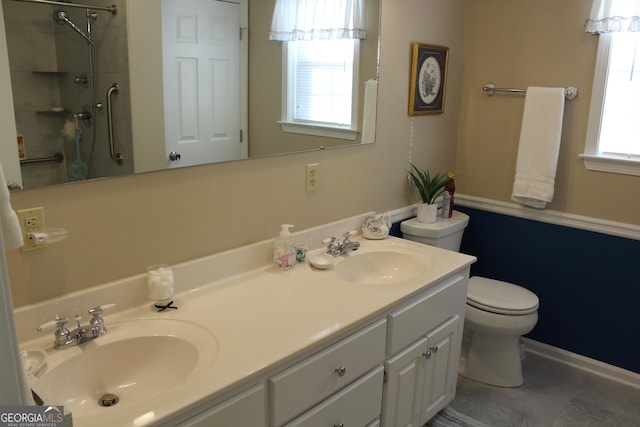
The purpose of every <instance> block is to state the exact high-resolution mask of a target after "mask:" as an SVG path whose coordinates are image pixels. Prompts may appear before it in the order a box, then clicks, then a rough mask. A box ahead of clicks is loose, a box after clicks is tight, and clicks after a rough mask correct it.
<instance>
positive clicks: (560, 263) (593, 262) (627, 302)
mask: <svg viewBox="0 0 640 427" xmlns="http://www.w3.org/2000/svg"><path fill="white" fill-rule="evenodd" d="M456 209H457V210H460V211H461V212H465V213H466V214H468V215H469V217H470V221H469V226H468V227H467V229H466V230H465V233H464V237H463V239H462V247H461V252H463V253H467V254H470V255H474V256H476V257H477V258H478V261H477V262H476V263H475V264H474V265H473V266H472V269H471V274H472V275H478V276H484V277H489V278H493V279H498V280H504V281H508V282H512V283H516V284H518V285H520V286H523V287H525V288H527V289H530V290H531V291H533V292H535V293H536V294H537V295H538V297H539V298H540V308H539V311H538V314H539V320H538V324H537V325H536V327H535V328H534V330H533V331H531V333H529V334H528V335H527V337H529V338H531V339H534V340H536V341H539V342H542V343H546V344H549V345H552V346H554V347H558V348H561V349H565V350H568V351H570V352H573V353H577V354H580V355H583V356H586V357H589V358H592V359H596V360H600V361H602V362H605V363H608V364H610V365H614V366H618V367H621V368H623V369H627V370H630V371H633V372H637V373H640V241H638V240H633V239H625V238H621V237H615V236H610V235H607V234H601V233H595V232H591V231H585V230H580V229H576V228H572V227H564V226H559V225H553V224H547V223H543V222H538V221H532V220H528V219H522V218H516V217H512V216H508V215H502V214H496V213H491V212H486V211H482V210H478V209H473V208H467V207H462V206H456Z"/></svg>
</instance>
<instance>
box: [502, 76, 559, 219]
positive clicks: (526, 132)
mask: <svg viewBox="0 0 640 427" xmlns="http://www.w3.org/2000/svg"><path fill="white" fill-rule="evenodd" d="M564 98H565V89H563V88H547V87H530V88H527V95H526V97H525V101H524V114H523V117H522V128H521V130H520V145H519V146H518V160H517V162H516V177H515V181H514V183H513V193H512V195H511V199H512V200H514V201H516V202H519V203H522V204H523V205H527V206H531V207H533V208H538V209H543V208H545V207H546V206H547V203H548V202H550V201H551V199H552V198H553V187H554V184H555V179H556V167H557V166H558V152H559V151H560V137H561V135H562V116H563V114H564Z"/></svg>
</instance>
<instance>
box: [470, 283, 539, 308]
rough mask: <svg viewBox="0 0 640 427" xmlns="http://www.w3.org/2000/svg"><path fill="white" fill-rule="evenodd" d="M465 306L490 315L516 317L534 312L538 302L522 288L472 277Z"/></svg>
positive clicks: (530, 293) (534, 295) (531, 293)
mask: <svg viewBox="0 0 640 427" xmlns="http://www.w3.org/2000/svg"><path fill="white" fill-rule="evenodd" d="M467 304H469V305H470V306H472V307H476V308H478V309H480V310H484V311H488V312H491V313H497V314H506V315H512V316H518V315H525V314H529V313H533V312H534V311H536V310H537V309H538V304H539V300H538V296H537V295H536V294H534V293H533V292H531V291H529V290H528V289H525V288H523V287H522V286H518V285H515V284H513V283H508V282H502V281H500V280H494V279H487V278H485V277H478V276H474V277H471V278H470V279H469V291H468V292H467Z"/></svg>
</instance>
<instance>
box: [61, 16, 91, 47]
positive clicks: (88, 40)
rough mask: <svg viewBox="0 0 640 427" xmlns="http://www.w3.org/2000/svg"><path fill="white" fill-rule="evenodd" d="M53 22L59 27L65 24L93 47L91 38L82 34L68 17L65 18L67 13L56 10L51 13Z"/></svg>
mask: <svg viewBox="0 0 640 427" xmlns="http://www.w3.org/2000/svg"><path fill="white" fill-rule="evenodd" d="M53 20H54V21H56V22H57V23H58V24H60V25H65V24H67V25H68V26H70V27H71V28H72V29H73V30H74V31H75V32H76V33H78V34H80V35H81V36H82V38H83V39H85V40H86V41H87V42H89V44H91V45H92V46H95V43H94V42H93V39H92V38H91V36H89V35H88V34H86V33H85V32H83V31H82V30H81V29H80V28H79V27H78V26H77V25H76V24H74V23H73V21H72V20H70V19H69V17H68V16H67V12H65V11H64V10H62V9H58V10H56V11H55V12H53Z"/></svg>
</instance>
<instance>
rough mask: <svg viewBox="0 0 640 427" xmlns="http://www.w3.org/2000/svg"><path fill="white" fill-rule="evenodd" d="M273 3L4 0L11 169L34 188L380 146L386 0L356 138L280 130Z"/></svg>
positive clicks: (369, 15)
mask: <svg viewBox="0 0 640 427" xmlns="http://www.w3.org/2000/svg"><path fill="white" fill-rule="evenodd" d="M275 2H276V0H228V1H219V0H115V1H114V0H84V1H82V0H77V1H76V0H73V1H69V0H64V1H59V2H58V1H49V0H2V7H3V12H4V22H5V27H6V37H7V47H8V54H9V65H10V71H11V84H12V90H13V100H14V108H15V120H16V130H17V133H18V139H17V141H15V142H14V141H2V144H3V146H2V147H0V153H2V157H3V165H4V163H5V161H6V160H5V159H7V158H8V157H7V156H13V157H16V158H18V159H19V161H20V171H21V182H20V183H18V185H19V186H20V187H21V188H24V189H28V188H34V187H41V186H46V185H52V184H62V183H67V182H71V181H82V180H87V179H93V178H103V177H109V176H118V175H127V174H132V173H140V172H147V171H155V170H163V169H171V168H175V167H184V166H191V165H197V164H205V163H215V162H221V161H232V160H245V159H251V158H255V157H263V156H273V155H282V154H287V153H292V152H300V151H309V150H318V149H325V148H333V147H340V146H345V145H353V144H362V143H370V142H373V141H374V139H375V119H376V117H375V116H376V109H375V106H376V103H377V101H376V95H377V92H376V90H377V84H378V66H379V62H378V61H379V58H378V54H379V23H380V20H379V14H380V0H364V4H365V17H366V34H367V35H366V38H364V39H362V40H359V52H358V53H357V58H358V64H357V68H356V71H355V74H354V79H353V87H352V91H353V103H354V108H353V111H354V116H353V126H352V127H353V128H355V130H356V131H355V132H353V136H352V137H350V138H346V139H345V138H344V137H335V136H333V135H326V134H325V132H321V131H319V132H304V134H301V133H297V132H296V131H293V132H292V131H290V130H288V129H286V128H285V127H283V126H282V123H281V121H282V118H283V101H282V99H283V85H285V83H284V80H285V79H283V68H285V67H286V66H285V65H283V64H286V62H285V61H284V60H283V55H284V52H283V51H285V50H286V43H282V42H276V41H270V40H269V31H270V27H271V19H272V15H273V10H274V5H275ZM72 3H73V4H72ZM212 5H214V6H215V10H214V9H212V8H211V7H212ZM202 10H204V11H205V12H202ZM212 10H213V11H212ZM202 13H204V15H202ZM207 13H208V15H207ZM203 16H204V17H203ZM203 41H204V42H205V43H208V45H207V47H206V48H205V49H204V51H205V52H206V53H205V55H204V56H202V51H203V49H200V50H199V51H198V49H197V48H194V46H195V45H197V44H198V43H199V42H203ZM198 52H200V53H198ZM211 52H214V53H213V55H214V56H210V55H211ZM198 55H200V56H198ZM207 55H209V56H207ZM203 64H205V65H204V66H203ZM285 71H286V70H285ZM203 77H204V78H203ZM203 111H205V113H203ZM365 129H374V132H373V136H372V135H371V132H369V134H368V135H366V136H365V137H363V130H365ZM207 132H208V133H207ZM205 133H207V135H208V136H207V137H206V138H203V137H202V135H203V134H205ZM365 133H366V132H365ZM197 142H199V146H198V144H197ZM171 144H173V145H171ZM212 147H213V148H212ZM5 170H6V169H5ZM16 188H17V187H16Z"/></svg>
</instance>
